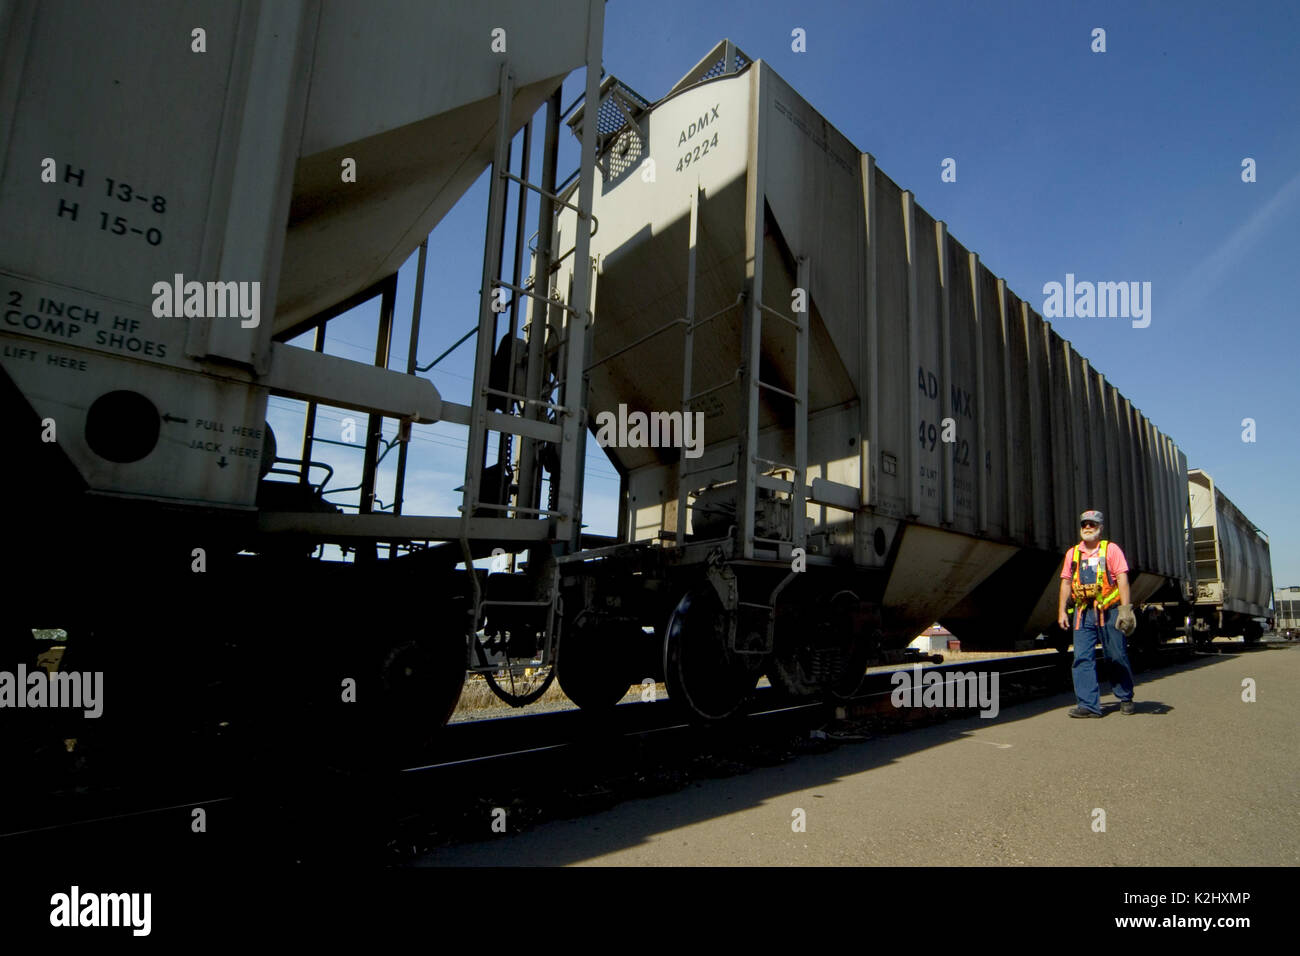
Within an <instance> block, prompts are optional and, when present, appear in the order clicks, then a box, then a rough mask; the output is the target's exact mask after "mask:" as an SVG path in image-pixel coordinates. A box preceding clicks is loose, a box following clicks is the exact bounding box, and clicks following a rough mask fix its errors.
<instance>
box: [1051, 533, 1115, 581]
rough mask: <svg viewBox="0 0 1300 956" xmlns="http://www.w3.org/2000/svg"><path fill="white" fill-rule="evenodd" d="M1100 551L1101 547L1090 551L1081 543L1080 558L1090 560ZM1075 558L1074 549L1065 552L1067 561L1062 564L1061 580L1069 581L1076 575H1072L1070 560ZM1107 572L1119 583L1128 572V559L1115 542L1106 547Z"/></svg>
mask: <svg viewBox="0 0 1300 956" xmlns="http://www.w3.org/2000/svg"><path fill="white" fill-rule="evenodd" d="M1098 550H1100V548H1099V547H1097V548H1093V549H1092V550H1091V551H1089V550H1088V546H1087V545H1085V544H1084V543H1083V542H1082V541H1080V542H1079V558H1080V560H1082V559H1083V558H1090V557H1092V556H1093V555H1094V554H1096V553H1097V552H1098ZM1072 557H1074V548H1071V549H1070V550H1069V551H1067V552H1065V561H1064V562H1062V564H1061V580H1062V581H1069V580H1070V579H1071V578H1072V577H1073V576H1074V575H1072V574H1071V573H1070V559H1071V558H1072ZM1106 570H1107V571H1109V572H1110V576H1111V578H1112V579H1113V580H1115V581H1118V580H1119V576H1120V575H1121V574H1126V573H1127V572H1128V559H1126V558H1125V557H1124V552H1123V551H1121V550H1120V548H1119V545H1117V544H1116V543H1115V542H1114V541H1112V542H1110V543H1109V544H1107V545H1106Z"/></svg>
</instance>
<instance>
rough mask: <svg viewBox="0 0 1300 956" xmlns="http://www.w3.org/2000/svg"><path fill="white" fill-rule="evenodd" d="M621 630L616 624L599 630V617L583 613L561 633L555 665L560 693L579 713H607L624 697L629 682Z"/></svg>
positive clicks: (607, 624) (619, 625) (624, 643)
mask: <svg viewBox="0 0 1300 956" xmlns="http://www.w3.org/2000/svg"><path fill="white" fill-rule="evenodd" d="M624 630H626V625H621V624H620V623H619V622H612V623H605V624H604V625H603V626H602V623H601V620H600V618H599V617H597V616H596V615H594V614H586V613H584V614H581V615H579V616H578V619H577V620H576V621H574V622H573V623H572V624H569V625H568V626H566V627H565V628H564V630H563V632H561V634H560V653H559V660H558V662H557V663H556V669H557V670H558V671H559V680H560V690H562V691H564V696H565V697H568V698H569V700H571V701H573V702H574V703H575V704H577V705H578V706H579V707H580V708H582V709H583V710H592V711H603V710H609V709H610V708H612V707H613V706H614V705H615V704H617V703H618V702H619V701H620V700H622V699H623V697H624V696H625V695H626V694H627V689H628V687H630V686H631V684H632V681H631V679H630V678H629V677H628V676H627V666H628V665H627V651H628V648H627V646H626V644H627V642H626V640H624V638H625V637H626V636H627V635H626V634H625V633H622V632H623V631H624ZM602 631H604V632H605V638H604V640H603V641H602V639H601V636H600V632H602ZM638 634H639V631H638Z"/></svg>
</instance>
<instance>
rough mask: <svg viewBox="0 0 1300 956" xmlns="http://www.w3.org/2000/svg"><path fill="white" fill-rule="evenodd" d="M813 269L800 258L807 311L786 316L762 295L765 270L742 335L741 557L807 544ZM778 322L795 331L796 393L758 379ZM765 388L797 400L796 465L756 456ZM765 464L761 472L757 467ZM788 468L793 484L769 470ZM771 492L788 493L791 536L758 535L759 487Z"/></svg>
mask: <svg viewBox="0 0 1300 956" xmlns="http://www.w3.org/2000/svg"><path fill="white" fill-rule="evenodd" d="M810 272H811V270H810V268H809V265H808V259H807V257H806V256H801V257H799V259H798V268H797V272H796V280H795V281H796V283H797V288H798V289H799V290H802V292H803V295H802V297H801V298H802V304H803V309H802V310H798V311H796V312H795V314H794V316H793V317H791V316H788V315H786V314H785V313H784V312H779V311H777V310H776V309H773V308H770V307H769V306H766V305H764V304H763V303H762V301H761V300H760V299H759V297H758V290H759V289H761V288H762V274H761V272H760V273H758V275H757V276H756V278H755V281H754V290H755V296H754V298H755V301H754V303H753V310H752V311H751V312H750V315H749V321H748V322H747V323H746V328H745V332H744V336H745V338H744V342H743V345H744V351H743V354H742V366H741V367H742V369H743V372H742V375H741V380H742V383H743V386H742V387H743V388H744V390H745V396H744V398H745V418H744V424H745V433H744V436H742V442H741V447H742V448H743V449H744V450H745V453H744V456H743V458H744V460H743V461H742V462H741V466H742V468H743V471H742V472H741V476H740V477H741V487H740V488H739V489H738V491H739V493H738V495H737V499H736V500H737V508H738V510H739V511H740V513H739V514H738V515H737V516H736V520H737V522H738V525H737V533H738V534H739V535H740V545H741V554H742V556H743V557H745V558H752V557H754V551H755V545H762V546H765V549H770V548H775V549H776V552H777V556H778V557H781V558H788V557H789V556H790V551H791V550H792V549H793V548H803V547H804V546H805V545H806V543H807V518H806V515H805V512H806V511H807V500H808V488H807V483H806V479H807V473H808V350H809V341H808V336H809V320H808V303H809V299H810V298H811V291H810V289H809V277H810ZM765 316H766V317H771V318H774V319H779V320H781V321H783V322H787V323H789V324H790V325H791V326H793V327H794V330H795V375H794V391H787V390H786V389H783V388H780V387H778V386H776V385H773V384H771V383H770V382H764V381H763V380H762V379H761V378H760V375H759V371H760V359H761V357H762V354H763V319H764V317H765ZM763 390H767V391H770V392H775V393H776V394H778V395H784V396H785V397H786V398H789V399H791V400H792V401H793V402H794V462H793V463H785V462H779V461H772V460H770V459H766V458H763V457H761V456H759V454H758V410H759V404H760V402H759V393H760V392H761V391H763ZM760 465H763V466H766V467H765V469H764V470H763V473H760V470H759V466H760ZM779 470H786V471H789V472H790V473H791V479H790V480H789V481H785V480H782V479H780V478H776V477H773V476H772V475H771V474H768V473H767V472H771V471H779ZM759 488H767V489H770V490H773V491H781V492H785V493H788V494H789V495H790V525H791V527H790V531H789V534H790V536H789V537H788V538H764V537H757V536H756V535H755V534H754V518H755V509H756V508H757V506H758V494H757V489H759Z"/></svg>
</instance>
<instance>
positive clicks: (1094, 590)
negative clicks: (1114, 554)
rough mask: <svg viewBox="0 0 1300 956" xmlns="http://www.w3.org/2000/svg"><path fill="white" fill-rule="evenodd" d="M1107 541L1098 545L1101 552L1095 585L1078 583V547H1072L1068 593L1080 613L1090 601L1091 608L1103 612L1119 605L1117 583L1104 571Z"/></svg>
mask: <svg viewBox="0 0 1300 956" xmlns="http://www.w3.org/2000/svg"><path fill="white" fill-rule="evenodd" d="M1109 543H1110V542H1109V541H1102V542H1101V543H1100V545H1099V548H1100V550H1101V560H1100V562H1099V563H1098V565H1097V582H1096V583H1095V584H1083V583H1081V582H1080V581H1079V550H1080V549H1079V545H1077V544H1076V545H1075V546H1074V563H1073V565H1072V568H1073V572H1074V579H1073V580H1072V581H1071V582H1070V593H1071V594H1073V595H1074V606H1075V607H1076V608H1078V609H1079V610H1080V611H1082V610H1083V605H1084V604H1085V603H1086V602H1088V601H1091V602H1093V606H1094V607H1095V608H1096V609H1097V610H1099V611H1105V610H1106V609H1108V608H1111V607H1114V606H1115V605H1116V604H1118V603H1119V597H1120V595H1119V582H1118V581H1117V580H1115V579H1114V578H1113V577H1112V576H1111V575H1110V574H1109V573H1108V572H1107V570H1106V545H1108V544H1109Z"/></svg>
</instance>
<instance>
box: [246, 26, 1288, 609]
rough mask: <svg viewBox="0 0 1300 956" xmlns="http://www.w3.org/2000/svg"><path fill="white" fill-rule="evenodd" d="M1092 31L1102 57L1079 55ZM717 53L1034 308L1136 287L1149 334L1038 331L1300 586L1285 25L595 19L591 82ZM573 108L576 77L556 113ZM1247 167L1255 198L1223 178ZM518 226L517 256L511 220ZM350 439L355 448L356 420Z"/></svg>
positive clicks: (346, 479) (464, 299)
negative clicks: (876, 169) (895, 190)
mask: <svg viewBox="0 0 1300 956" xmlns="http://www.w3.org/2000/svg"><path fill="white" fill-rule="evenodd" d="M796 27H798V28H802V29H803V30H804V31H805V32H806V44H807V51H806V52H804V53H796V52H793V51H792V50H791V31H792V30H794V29H795V28H796ZM1097 27H1101V28H1103V29H1104V30H1105V31H1106V52H1104V53H1094V52H1092V50H1091V48H1090V47H1091V44H1092V31H1093V29H1094V28H1097ZM728 37H729V38H730V39H732V40H733V41H734V42H735V43H736V44H737V45H738V46H739V47H740V48H741V49H742V50H744V51H745V52H746V53H747V54H748V55H749V56H750V57H752V58H761V59H764V60H766V61H767V62H768V63H769V64H771V65H772V66H773V67H774V68H775V69H776V70H777V72H779V73H780V74H781V75H782V76H783V77H784V78H785V79H786V80H787V81H788V82H789V83H790V84H791V85H792V86H793V87H794V88H795V89H796V90H798V91H799V92H800V93H801V94H802V95H803V96H804V98H805V99H807V100H808V101H809V102H810V103H811V104H812V105H813V106H814V107H816V108H817V109H818V110H819V111H820V112H821V113H822V114H823V115H825V116H826V118H827V119H828V120H829V121H830V122H831V123H832V124H833V125H834V126H836V127H837V128H838V129H839V130H840V131H841V132H843V133H844V134H845V135H846V136H847V137H848V138H849V140H850V141H852V142H853V143H854V144H855V145H856V146H858V147H859V148H860V149H862V150H865V151H867V152H870V153H872V154H873V155H874V156H875V157H876V161H877V163H878V165H879V166H880V168H881V169H882V170H884V171H885V172H886V173H887V174H888V175H889V176H890V177H891V178H892V179H894V181H895V182H897V183H899V184H900V185H901V186H902V187H903V188H906V189H911V190H912V191H913V192H914V193H915V194H916V198H917V201H918V202H919V203H920V204H921V205H922V206H924V207H925V208H926V210H928V211H929V212H930V213H931V215H933V216H935V217H936V218H938V219H942V220H944V221H946V222H947V223H948V227H949V229H950V231H951V232H952V234H953V235H954V236H955V237H956V238H957V239H959V240H960V241H961V242H962V243H963V244H965V245H966V246H967V247H968V248H970V249H972V250H974V251H977V252H979V253H980V256H981V259H982V261H983V262H984V264H985V265H987V266H988V268H989V269H991V270H992V271H993V272H994V273H995V274H997V275H1000V276H1003V277H1005V278H1006V279H1007V281H1008V283H1009V285H1010V286H1011V288H1012V289H1014V290H1015V291H1016V292H1018V293H1019V294H1021V295H1022V296H1024V297H1025V298H1027V299H1028V300H1029V301H1030V302H1031V303H1034V304H1035V305H1037V306H1038V307H1039V309H1040V311H1041V308H1042V299H1043V294H1042V289H1043V285H1044V284H1045V283H1047V282H1051V281H1057V282H1061V281H1063V280H1064V277H1065V274H1066V273H1074V274H1075V275H1076V277H1077V278H1078V279H1080V280H1084V279H1090V280H1094V281H1101V280H1107V281H1111V280H1114V281H1119V280H1127V281H1149V282H1150V283H1151V284H1152V300H1151V306H1152V312H1151V319H1152V321H1151V324H1150V326H1149V327H1148V328H1144V329H1135V328H1132V327H1131V325H1130V323H1129V322H1128V321H1127V320H1124V319H1097V318H1091V319H1088V318H1060V319H1055V320H1053V322H1052V324H1053V327H1054V328H1056V329H1057V330H1058V331H1059V332H1060V333H1061V334H1062V335H1063V336H1065V337H1066V338H1068V339H1069V340H1070V341H1071V342H1072V343H1073V344H1074V345H1075V347H1076V348H1077V349H1078V350H1079V351H1080V352H1081V353H1082V354H1083V355H1084V356H1086V357H1087V358H1088V359H1089V360H1090V361H1092V363H1093V364H1094V365H1095V366H1096V367H1097V368H1098V369H1100V370H1101V372H1102V373H1103V374H1104V375H1105V376H1106V377H1107V379H1109V380H1110V381H1111V382H1113V383H1114V384H1115V385H1116V387H1118V388H1119V389H1120V391H1121V392H1122V393H1123V394H1124V395H1126V396H1127V397H1128V398H1129V399H1131V400H1132V401H1133V402H1134V403H1135V404H1136V405H1137V406H1138V407H1139V408H1140V409H1141V410H1142V412H1143V413H1144V414H1145V415H1146V416H1147V417H1148V418H1149V419H1151V421H1152V422H1153V423H1154V424H1155V425H1156V426H1157V427H1158V428H1160V429H1161V430H1162V431H1163V432H1165V433H1166V434H1168V435H1170V436H1171V437H1173V439H1174V440H1175V442H1177V443H1178V445H1179V446H1180V447H1181V448H1182V449H1183V451H1184V452H1185V453H1186V454H1187V458H1188V464H1189V466H1190V467H1199V468H1204V469H1205V470H1207V471H1209V472H1210V473H1211V474H1212V475H1213V476H1214V478H1215V480H1216V481H1217V482H1218V484H1219V486H1220V487H1221V488H1222V489H1223V490H1224V492H1225V493H1226V494H1227V495H1228V496H1229V497H1231V498H1232V500H1233V501H1235V502H1236V503H1237V505H1238V506H1239V507H1240V508H1241V509H1242V510H1243V511H1244V512H1245V514H1246V515H1247V516H1248V517H1249V518H1250V519H1251V520H1253V521H1254V522H1255V523H1256V524H1257V525H1258V526H1259V527H1260V528H1262V529H1263V530H1264V531H1266V532H1267V533H1268V534H1269V536H1270V539H1271V541H1272V551H1273V574H1274V584H1275V586H1284V585H1292V584H1300V545H1298V544H1297V540H1298V539H1300V516H1298V514H1300V509H1297V508H1295V507H1294V505H1293V503H1292V502H1293V494H1294V493H1293V490H1292V489H1293V487H1294V484H1295V482H1294V476H1293V474H1292V470H1293V468H1294V467H1295V465H1296V464H1297V462H1300V416H1298V413H1297V411H1296V408H1297V405H1300V401H1298V399H1300V384H1298V382H1297V380H1298V379H1300V354H1298V352H1297V348H1296V336H1295V333H1294V329H1295V323H1296V321H1297V318H1298V315H1297V307H1296V300H1295V296H1294V293H1293V290H1292V286H1293V284H1294V283H1295V282H1296V281H1297V277H1300V227H1298V226H1297V222H1300V105H1298V103H1297V93H1298V92H1300V56H1297V55H1296V53H1295V46H1296V43H1297V41H1298V40H1300V14H1298V13H1297V8H1296V6H1294V5H1292V4H1289V3H1281V2H1269V3H1241V4H1232V5H1229V4H1221V3H1205V2H1190V3H1178V4H1172V3H1169V4H1155V3H1129V2H1124V3H1087V4H1082V3H1050V2H1023V3H1021V2H1016V3H994V2H989V3H972V2H934V3H930V2H903V3H888V4H886V3H853V4H850V3H815V2H808V3H799V4H792V3H788V2H787V3H765V2H743V3H742V2H735V3H733V2H721V3H709V4H701V3H698V2H692V3H686V2H677V0H665V2H658V3H655V4H645V3H635V2H620V0H611V2H610V3H609V4H608V6H607V8H606V26H605V57H604V62H605V69H606V70H607V71H608V72H610V73H613V74H615V75H616V76H618V77H619V78H620V79H622V80H623V81H624V82H625V83H627V84H628V85H629V86H631V87H632V88H633V89H635V90H636V91H638V92H639V93H641V94H642V95H643V96H645V97H647V98H648V99H650V100H652V101H653V100H655V99H658V98H659V97H661V96H663V95H664V94H665V93H666V92H667V91H668V89H669V88H670V87H671V86H672V85H673V84H674V83H675V82H676V81H677V80H678V79H679V78H680V77H681V76H682V74H684V73H685V72H686V71H687V70H689V69H690V68H691V67H692V66H693V65H694V64H695V63H696V62H697V61H698V60H699V59H700V58H701V57H703V56H704V54H706V53H707V52H708V51H709V50H710V49H711V48H712V47H713V45H714V44H715V43H717V42H718V41H719V40H721V39H723V38H728ZM581 88H582V74H581V72H579V73H575V74H574V75H573V76H571V77H570V78H569V80H568V81H566V83H565V93H564V101H565V104H566V105H567V104H568V103H569V102H570V101H571V100H572V98H573V97H574V95H575V94H576V93H577V92H579V91H580V90H581ZM540 138H541V137H540V135H538V136H537V137H535V139H536V140H540ZM562 138H563V140H564V148H563V150H562V152H561V159H560V169H561V175H563V174H565V173H567V172H569V171H570V170H572V169H573V168H574V167H576V165H577V142H576V140H574V139H573V138H572V137H571V136H570V135H569V134H568V132H567V128H566V129H565V130H564V131H563V132H562ZM946 157H952V158H954V159H955V160H956V161H957V181H956V182H954V183H945V182H941V180H940V164H941V162H942V160H943V159H944V158H946ZM1246 157H1250V158H1252V159H1254V160H1255V163H1256V177H1257V181H1256V182H1254V183H1244V182H1243V181H1242V175H1241V174H1242V165H1241V164H1242V160H1243V159H1244V158H1246ZM539 164H540V145H538V146H537V147H536V151H535V157H534V166H533V168H534V170H537V169H538V168H539ZM534 176H536V173H534ZM486 195H487V193H486V176H484V177H483V178H482V179H481V180H480V181H479V183H478V184H477V185H476V186H475V188H474V189H472V190H471V191H470V192H468V193H467V194H466V195H465V197H463V199H462V200H461V202H460V203H459V204H458V205H457V206H456V208H455V209H453V211H452V212H451V213H450V214H449V215H448V216H447V217H446V218H445V219H444V220H443V222H442V223H441V224H440V225H439V227H438V229H436V230H435V231H434V233H433V236H432V237H431V239H430V268H429V273H428V278H427V282H426V294H425V301H424V326H423V333H422V337H421V343H422V344H421V347H420V354H419V358H420V361H421V363H424V362H427V361H429V360H430V359H431V358H432V357H433V356H435V355H437V354H438V353H439V352H441V351H442V350H443V348H445V347H447V346H448V345H450V344H451V343H452V342H454V341H455V340H456V339H457V338H459V337H460V335H462V334H463V333H464V332H466V331H468V330H469V329H470V328H471V327H472V326H473V325H474V324H475V322H476V316H477V297H478V284H479V282H478V276H479V272H480V269H481V251H480V250H481V242H482V239H481V237H482V234H483V227H484V218H485V210H486ZM513 201H514V197H513V192H512V195H511V202H512V203H513ZM529 222H530V228H529V230H528V231H529V232H530V233H531V232H532V228H533V226H532V224H533V223H535V212H531V211H530V218H529ZM510 257H511V250H510V249H509V248H507V253H506V261H507V262H509V261H510ZM414 265H415V257H414V255H413V256H412V257H411V260H410V261H409V262H408V263H407V264H406V265H405V266H404V267H403V269H402V271H401V273H400V275H399V296H398V304H397V315H398V320H397V324H396V329H395V333H394V347H393V360H392V364H393V367H395V368H404V367H405V352H406V342H407V334H408V329H409V317H410V313H411V300H412V291H413V288H414ZM377 310H378V306H377V303H374V304H370V305H368V306H364V307H362V308H359V309H357V310H355V311H354V313H353V314H351V315H349V316H347V317H344V318H343V319H340V320H338V321H336V322H334V323H333V324H332V327H331V329H330V340H331V342H333V343H335V344H334V345H332V346H331V348H330V349H329V351H331V352H334V353H335V354H339V355H343V356H346V357H348V358H353V359H358V360H363V361H369V360H370V359H371V358H372V357H373V348H374V345H373V332H372V331H369V329H372V328H373V323H374V317H375V315H376V314H377ZM471 358H472V351H471V349H470V347H469V346H462V348H461V349H460V350H458V351H457V352H456V353H455V354H454V355H453V356H452V357H450V358H448V359H446V360H444V362H443V363H442V364H441V365H440V366H439V367H438V368H437V369H435V370H434V374H433V376H432V377H433V381H434V383H435V384H436V385H437V386H438V388H439V390H440V391H441V392H442V394H443V395H444V396H445V397H447V398H449V399H451V400H454V401H459V402H467V401H468V392H469V383H470V374H471V372H470V360H471ZM297 408H300V403H297V402H292V401H289V400H287V399H278V398H277V399H272V406H271V413H270V420H271V423H272V425H273V427H275V429H276V432H277V435H278V436H279V438H280V442H281V447H282V448H283V447H285V445H288V446H289V447H294V445H295V444H296V442H297V440H298V439H299V437H300V434H301V415H300V414H299V413H297V412H295V411H294V410H295V409H297ZM349 414H351V413H348V412H345V411H342V410H322V412H321V416H322V417H321V419H320V421H319V424H318V434H321V435H325V436H327V437H333V438H337V437H339V436H338V434H337V431H332V430H336V429H337V428H338V421H339V420H341V419H342V418H344V417H346V416H347V415H349ZM354 417H356V418H357V422H358V426H357V427H358V434H359V437H363V436H364V429H365V422H364V417H363V416H359V415H358V416H354ZM1245 418H1253V419H1254V420H1255V423H1256V441H1255V442H1254V443H1246V442H1243V441H1242V431H1243V426H1242V420H1243V419H1245ZM394 430H395V426H393V425H392V424H389V425H388V427H387V428H386V429H385V434H386V435H391V434H392V433H393V432H394ZM416 432H417V436H416V441H415V442H414V444H413V447H412V458H411V463H410V465H409V467H408V481H407V494H408V497H407V508H406V511H407V512H408V513H417V512H418V513H437V514H455V513H456V505H457V504H459V495H458V494H456V493H454V491H453V489H454V488H456V487H457V486H458V485H459V484H460V483H461V481H462V479H463V448H464V445H465V433H464V430H463V429H461V428H458V427H456V426H451V425H445V424H439V425H435V426H429V427H421V428H417V430H416ZM593 445H594V443H593ZM316 457H318V458H319V457H321V455H320V454H317V456H316ZM329 459H330V460H331V462H332V463H333V464H335V467H336V469H337V471H338V476H337V478H336V480H335V482H334V484H336V485H340V486H341V485H348V484H355V483H356V471H355V469H356V468H358V467H359V465H360V460H361V451H360V442H358V449H357V450H356V451H355V452H349V451H348V450H346V449H336V448H331V450H330V453H329ZM350 459H355V465H352V466H348V465H346V464H345V461H347V460H350ZM395 462H396V451H394V452H393V453H392V454H391V455H390V456H389V459H388V460H387V461H386V462H385V466H384V473H383V474H382V475H381V480H380V497H381V498H382V499H383V500H384V501H385V502H387V500H388V496H386V494H385V492H386V491H388V490H389V489H391V482H392V477H391V476H392V468H391V467H390V466H392V465H395ZM617 490H618V482H617V479H616V477H615V472H614V470H613V467H612V466H611V465H610V464H609V463H608V462H607V461H605V460H604V456H603V454H602V453H601V452H600V450H599V449H598V448H594V447H593V448H592V452H591V454H590V456H589V471H588V478H587V498H586V506H585V517H586V520H587V523H588V524H589V526H590V530H592V531H595V532H599V533H612V532H613V529H614V520H615V513H614V507H613V502H614V497H615V495H616V494H617ZM334 500H336V501H337V502H340V503H342V502H347V501H354V500H355V498H354V497H353V496H350V495H340V496H337V497H336V498H335V499H334Z"/></svg>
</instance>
